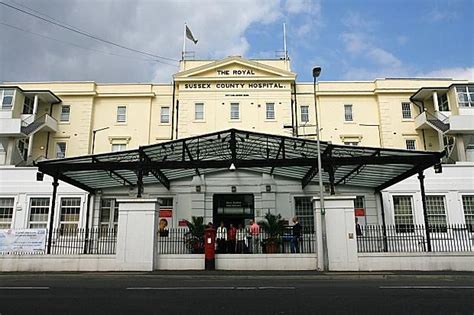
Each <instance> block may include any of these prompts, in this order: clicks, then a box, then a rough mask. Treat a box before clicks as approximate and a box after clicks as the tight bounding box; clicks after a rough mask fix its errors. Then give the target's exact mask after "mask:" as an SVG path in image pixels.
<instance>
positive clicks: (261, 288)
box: [126, 287, 296, 291]
mask: <svg viewBox="0 0 474 315" xmlns="http://www.w3.org/2000/svg"><path fill="white" fill-rule="evenodd" d="M295 289H296V288H295V287H130V288H126V290H170V291H172V290H174V291H177V290H295Z"/></svg>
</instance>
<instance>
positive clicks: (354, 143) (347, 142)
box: [344, 141, 359, 145]
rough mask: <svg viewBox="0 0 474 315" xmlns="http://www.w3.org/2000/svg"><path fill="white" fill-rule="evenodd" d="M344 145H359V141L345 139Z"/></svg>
mask: <svg viewBox="0 0 474 315" xmlns="http://www.w3.org/2000/svg"><path fill="white" fill-rule="evenodd" d="M344 145H359V142H357V141H346V142H344Z"/></svg>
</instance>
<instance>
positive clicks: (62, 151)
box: [56, 142, 66, 159]
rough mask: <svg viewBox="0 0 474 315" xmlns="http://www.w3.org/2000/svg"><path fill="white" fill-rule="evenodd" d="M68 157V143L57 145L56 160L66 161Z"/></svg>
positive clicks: (58, 143)
mask: <svg viewBox="0 0 474 315" xmlns="http://www.w3.org/2000/svg"><path fill="white" fill-rule="evenodd" d="M65 157H66V142H57V143H56V158H57V159H64V158H65Z"/></svg>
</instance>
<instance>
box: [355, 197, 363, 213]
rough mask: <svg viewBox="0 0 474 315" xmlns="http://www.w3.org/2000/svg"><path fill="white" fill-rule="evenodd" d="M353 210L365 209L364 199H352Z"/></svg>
mask: <svg viewBox="0 0 474 315" xmlns="http://www.w3.org/2000/svg"><path fill="white" fill-rule="evenodd" d="M354 208H355V209H362V210H364V209H365V197H364V196H356V199H354Z"/></svg>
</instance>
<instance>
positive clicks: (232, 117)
mask: <svg viewBox="0 0 474 315" xmlns="http://www.w3.org/2000/svg"><path fill="white" fill-rule="evenodd" d="M235 108H237V116H235ZM233 114H234V115H233ZM229 118H230V120H231V121H239V120H240V118H241V117H240V103H239V102H230V117H229Z"/></svg>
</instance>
